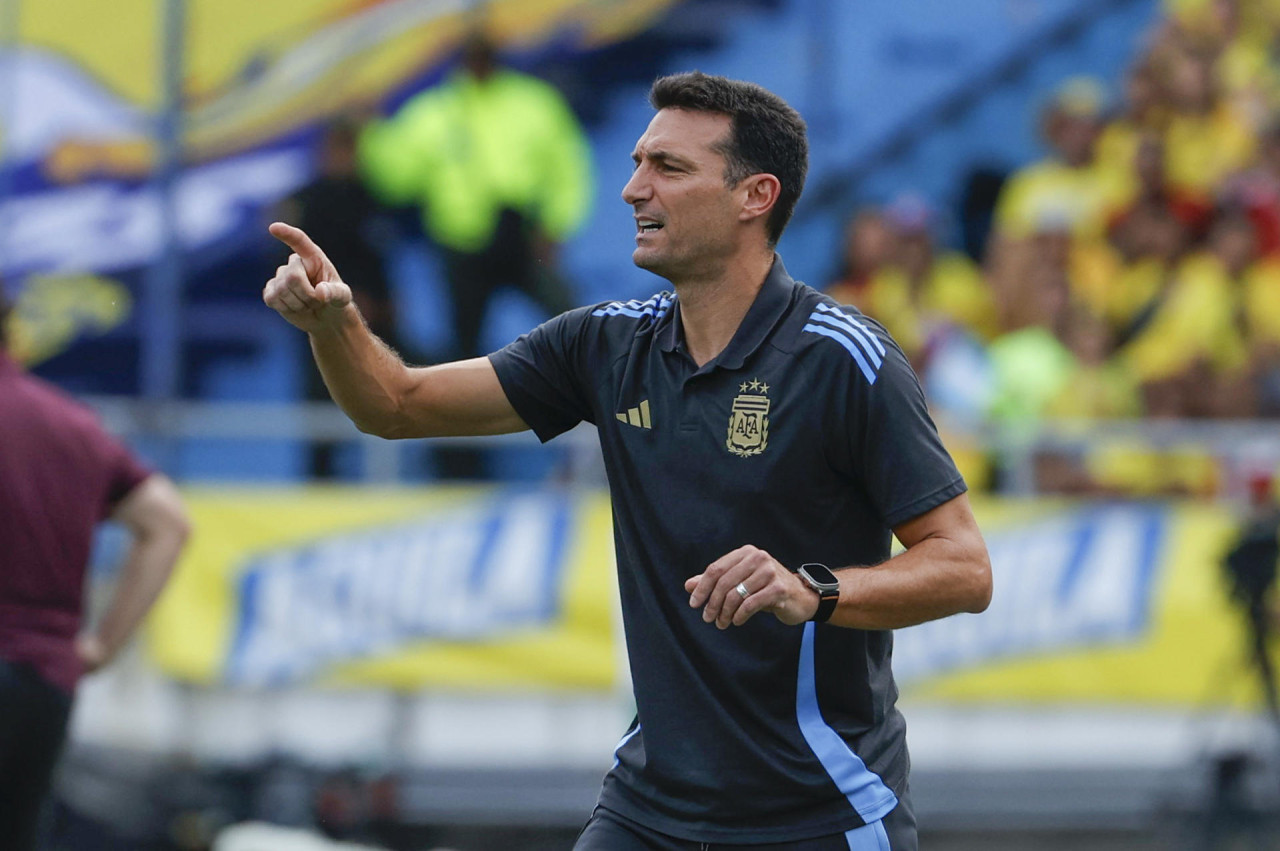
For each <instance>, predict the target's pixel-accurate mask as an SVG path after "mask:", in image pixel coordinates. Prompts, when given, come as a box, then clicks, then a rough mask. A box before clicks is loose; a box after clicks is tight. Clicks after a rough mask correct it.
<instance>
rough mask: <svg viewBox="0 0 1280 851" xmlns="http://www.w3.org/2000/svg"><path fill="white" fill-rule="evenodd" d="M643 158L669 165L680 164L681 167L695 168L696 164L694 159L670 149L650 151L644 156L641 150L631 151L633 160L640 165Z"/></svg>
mask: <svg viewBox="0 0 1280 851" xmlns="http://www.w3.org/2000/svg"><path fill="white" fill-rule="evenodd" d="M641 159H648V160H652V161H654V162H659V163H666V164H667V165H674V166H680V167H681V168H693V166H694V162H693V160H688V159H685V158H684V157H681V156H678V155H676V154H673V153H671V152H670V151H662V150H657V151H650V152H649V153H648V154H646V155H644V156H643V157H642V156H641V155H640V152H639V151H632V152H631V161H632V162H634V163H636V164H637V165H638V164H639V163H640V160H641Z"/></svg>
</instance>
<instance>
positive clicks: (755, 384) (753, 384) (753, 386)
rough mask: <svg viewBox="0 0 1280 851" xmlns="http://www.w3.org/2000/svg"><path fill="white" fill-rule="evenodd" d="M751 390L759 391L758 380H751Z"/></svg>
mask: <svg viewBox="0 0 1280 851" xmlns="http://www.w3.org/2000/svg"><path fill="white" fill-rule="evenodd" d="M751 389H752V390H759V389H760V381H759V379H756V378H753V379H751Z"/></svg>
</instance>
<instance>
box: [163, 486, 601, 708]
mask: <svg viewBox="0 0 1280 851" xmlns="http://www.w3.org/2000/svg"><path fill="white" fill-rule="evenodd" d="M189 500H190V508H191V512H192V515H193V518H194V520H195V524H196V529H197V533H196V535H195V536H194V538H193V540H192V542H191V546H190V549H189V552H188V554H187V556H186V557H185V558H184V562H183V565H182V568H181V570H180V571H179V572H178V574H177V575H176V576H175V577H174V580H173V581H172V582H171V583H170V587H169V589H168V590H167V591H166V593H165V595H164V597H163V599H162V601H161V604H160V605H159V606H158V608H157V609H156V611H155V613H154V615H153V617H152V621H151V630H150V637H151V639H152V641H151V648H152V651H153V654H154V657H155V659H156V660H157V662H158V663H159V665H160V667H161V669H162V670H164V671H165V672H166V673H169V674H171V675H173V676H176V677H178V678H181V679H185V680H189V681H192V682H196V683H203V684H212V683H221V684H228V685H244V686H263V685H287V684H297V683H300V682H321V683H327V684H349V685H364V686H368V685H375V686H384V687H391V688H402V689H415V688H421V687H423V686H429V685H433V686H458V687H479V688H489V687H492V688H511V687H521V686H538V687H575V688H592V689H609V688H612V687H613V686H614V684H615V678H616V676H617V655H616V651H615V644H614V620H615V615H614V612H615V610H616V603H615V602H614V601H615V599H616V592H615V590H614V589H615V587H616V583H615V581H614V578H613V566H612V562H613V545H612V532H611V527H610V513H609V505H608V500H607V499H606V498H604V497H603V496H601V495H599V494H594V493H593V494H579V493H573V492H568V491H561V490H556V491H532V492H526V491H513V490H483V489H468V488H439V489H434V490H429V491H421V492H419V491H412V492H411V491H385V492H377V491H365V490H357V489H350V490H341V489H311V490H305V489H298V490H293V491H278V492H267V491H239V490H237V491H211V492H194V493H191V494H190V495H189Z"/></svg>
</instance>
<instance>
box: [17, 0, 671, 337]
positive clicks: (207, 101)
mask: <svg viewBox="0 0 1280 851" xmlns="http://www.w3.org/2000/svg"><path fill="white" fill-rule="evenodd" d="M674 2H675V0H628V2H627V3H617V2H601V0H540V2H527V0H490V2H487V3H485V4H483V9H482V11H483V17H482V18H478V17H477V15H478V14H479V12H478V9H477V5H476V4H474V3H471V2H466V0H275V2H271V3H260V2H257V0H185V3H184V8H185V10H186V12H185V16H184V18H185V26H184V28H183V29H184V37H183V38H182V47H183V50H182V65H183V73H182V75H181V80H180V81H179V83H180V87H181V90H182V93H181V102H182V105H183V106H182V115H181V120H180V122H179V126H180V132H179V136H180V146H181V157H180V161H181V162H180V167H179V170H178V174H177V175H176V177H175V180H174V185H173V193H174V205H175V207H176V211H175V213H174V215H173V218H172V219H171V220H166V218H165V214H164V212H163V205H162V199H161V197H160V195H159V191H158V188H157V187H156V186H155V185H154V184H153V183H151V182H150V178H151V176H152V174H153V172H154V171H155V169H156V166H157V162H158V156H157V152H156V146H155V134H156V128H157V126H158V124H157V111H158V110H159V109H160V108H161V102H162V92H164V91H165V88H166V81H165V80H164V79H163V73H162V63H161V57H162V56H163V55H164V54H165V45H164V40H165V32H164V29H165V27H164V18H165V7H166V3H164V2H156V0H117V2H111V3H102V2H99V0H10V2H9V4H8V5H9V6H10V7H11V8H10V9H9V11H8V13H7V14H0V221H4V222H5V226H4V227H3V228H0V279H7V280H9V281H10V282H19V281H34V282H39V283H41V284H43V285H44V289H45V290H47V289H49V288H51V287H52V288H60V289H63V290H66V291H68V292H70V291H76V292H79V291H82V290H85V289H86V288H88V287H90V285H92V291H93V293H94V294H95V295H97V294H99V293H104V292H105V293H111V294H112V295H113V298H114V301H113V303H114V304H119V305H121V309H119V310H116V311H114V312H111V313H108V314H104V313H102V312H101V311H100V312H97V313H94V314H88V315H87V314H85V313H84V312H83V311H79V310H75V309H72V308H70V307H67V308H65V309H64V308H63V306H62V305H60V304H54V305H51V304H50V301H49V299H48V298H41V293H40V292H37V291H36V289H35V288H34V286H33V287H32V289H31V295H30V297H28V296H26V295H23V296H22V297H21V298H20V299H19V317H20V322H19V325H20V334H19V338H20V339H19V340H18V344H17V346H16V350H17V351H18V353H19V355H20V357H21V358H22V359H23V360H24V361H27V362H37V361H41V360H44V359H47V358H49V357H52V356H53V355H55V354H58V353H60V352H61V351H62V350H63V349H65V348H66V347H67V346H68V345H70V343H71V342H72V341H73V340H74V338H75V337H76V336H77V335H78V334H79V333H81V332H88V333H90V334H94V335H101V334H104V333H107V332H108V331H111V330H113V329H116V328H121V327H127V323H128V322H129V321H130V310H129V307H130V299H131V294H133V293H134V291H135V290H136V289H137V288H138V287H139V283H138V281H137V280H136V279H137V278H138V277H139V275H140V273H141V270H143V269H145V268H146V267H148V266H149V265H150V264H152V263H153V262H154V261H155V259H156V257H157V256H158V254H159V253H160V251H161V249H162V248H163V247H164V243H165V239H166V237H165V230H166V227H165V226H166V222H168V224H171V225H172V226H173V228H174V230H175V232H176V233H175V239H176V241H177V243H178V244H179V245H180V247H181V250H182V251H183V253H184V256H185V258H186V264H187V271H188V273H189V275H199V274H201V273H205V272H208V270H210V269H217V268H218V267H219V264H223V265H225V264H226V263H227V262H228V260H229V258H233V257H236V256H238V255H244V254H246V253H247V252H252V251H256V250H260V246H261V244H262V243H263V242H264V241H265V237H264V233H265V231H264V227H265V224H266V222H268V221H270V220H271V218H272V216H273V210H274V207H275V205H277V204H279V202H281V201H282V200H283V199H285V198H287V197H288V196H290V195H291V194H292V193H293V192H295V191H296V190H298V189H299V188H300V187H302V186H303V185H305V184H306V183H307V182H308V181H309V180H311V179H312V178H313V176H314V175H315V162H314V157H313V151H314V148H315V144H316V138H317V135H318V129H319V128H320V127H321V126H323V125H324V124H325V123H326V122H328V121H329V120H331V119H332V117H333V116H335V115H337V114H344V113H352V114H358V113H365V112H368V111H371V110H376V109H377V108H379V107H389V106H393V105H395V104H396V103H397V102H399V101H401V100H403V99H404V98H406V97H408V96H410V95H411V94H413V93H415V92H416V91H418V90H421V89H422V88H424V87H426V86H430V85H432V84H433V83H435V82H437V81H438V80H439V79H440V78H441V77H442V75H443V74H444V73H445V72H446V70H447V65H448V61H449V59H450V57H451V55H452V53H453V52H454V51H455V50H456V48H457V45H458V44H459V43H460V42H461V41H462V39H463V38H464V37H465V36H466V34H467V33H468V32H469V30H470V29H471V28H472V27H474V26H475V25H476V24H477V22H481V23H483V25H484V27H485V29H486V31H487V32H488V33H489V34H491V36H492V37H493V38H494V39H495V40H496V41H497V42H498V43H500V44H501V45H502V46H503V48H504V50H507V51H510V52H513V53H515V54H519V55H523V56H526V57H544V58H545V57H551V56H555V57H561V56H564V57H570V58H571V57H574V56H578V55H583V54H586V53H589V52H591V51H595V50H599V49H601V48H604V47H607V46H609V45H612V44H616V43H618V42H621V41H625V40H627V39H630V38H632V37H634V36H636V35H637V34H638V33H641V32H643V31H644V30H645V29H646V28H647V27H649V26H651V25H652V24H653V22H654V21H655V20H656V19H657V18H658V17H659V16H660V15H661V14H662V13H663V12H665V11H666V10H667V9H668V8H669V7H671V6H672V5H673V4H674ZM3 7H4V4H0V9H3ZM263 265H264V266H269V265H270V264H267V263H265V262H264V264H263ZM209 274H210V276H211V277H212V278H213V279H214V280H216V281H219V282H223V281H225V279H226V278H227V277H228V275H227V274H226V273H225V272H222V273H220V274H216V273H214V272H209ZM28 301H31V302H32V303H30V304H29V303H27V302H28ZM134 301H136V299H134ZM50 307H57V308H59V309H58V310H57V312H50Z"/></svg>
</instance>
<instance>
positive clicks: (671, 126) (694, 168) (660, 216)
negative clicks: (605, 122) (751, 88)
mask: <svg viewBox="0 0 1280 851" xmlns="http://www.w3.org/2000/svg"><path fill="white" fill-rule="evenodd" d="M730 124H731V120H730V118H729V117H728V116H727V115H718V114H715V113H709V112H693V111H690V110H684V109H663V110H660V111H659V112H658V114H657V115H655V116H654V117H653V120H652V121H650V122H649V128H648V129H647V130H646V131H645V133H644V135H643V136H641V137H640V141H639V142H637V143H636V148H635V151H634V152H633V153H632V159H633V160H635V163H636V168H635V171H634V172H633V173H632V175H631V179H630V180H629V181H627V185H626V186H624V187H623V189H622V199H623V200H624V201H626V202H627V203H628V204H630V205H631V207H632V209H633V210H634V211H635V219H636V249H635V251H634V252H633V253H632V255H631V258H632V260H634V261H635V264H636V265H637V266H639V267H640V268H642V269H647V270H649V271H650V272H653V273H654V274H656V275H660V276H662V277H664V278H667V279H668V280H676V279H679V278H692V277H698V276H700V275H713V274H715V272H716V270H717V269H718V268H722V267H723V265H724V261H725V260H726V259H727V258H729V257H731V256H733V255H734V254H735V253H736V252H737V250H738V245H739V241H740V240H741V239H742V236H743V227H742V221H741V218H740V214H741V212H742V204H743V200H744V193H743V191H742V190H741V189H740V187H741V186H742V184H739V187H729V186H727V185H725V179H724V174H725V158H724V155H723V154H721V153H720V152H719V151H718V150H716V148H715V146H716V144H717V143H718V142H721V141H722V140H725V139H727V138H728V135H729V130H730Z"/></svg>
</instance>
